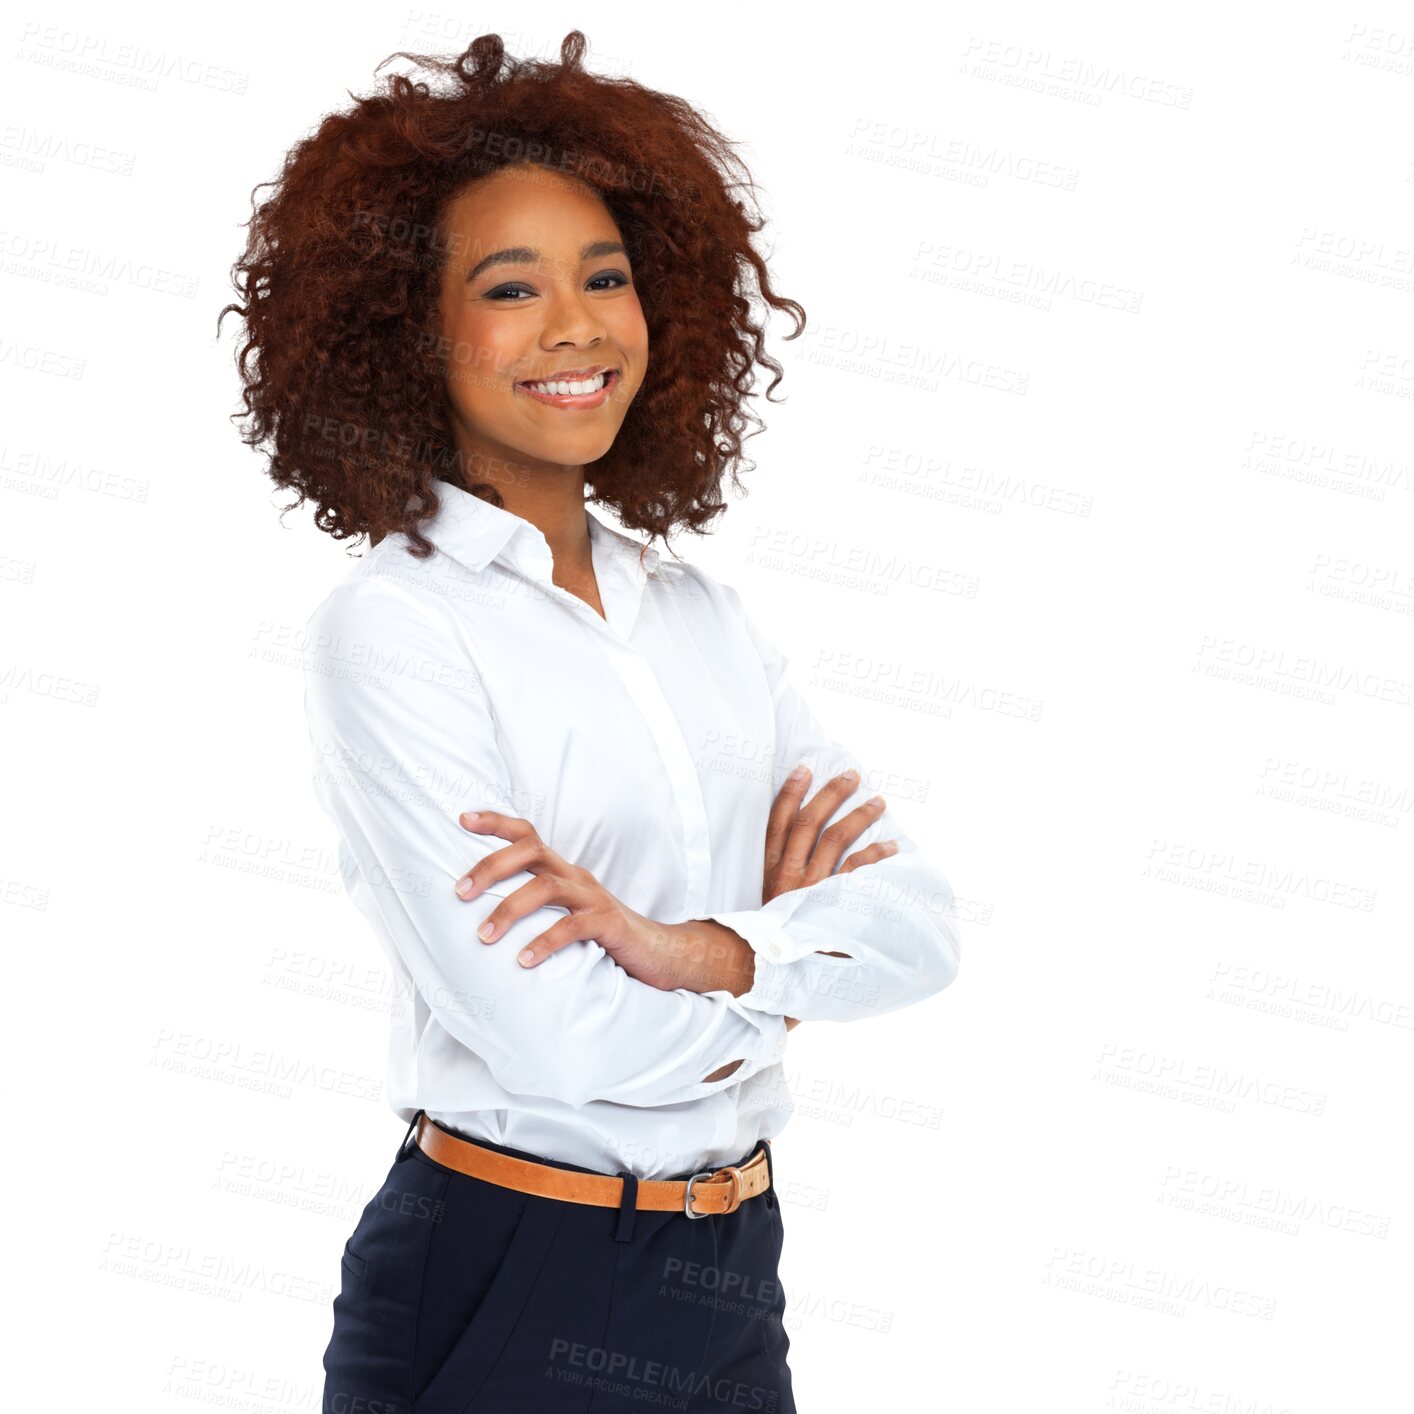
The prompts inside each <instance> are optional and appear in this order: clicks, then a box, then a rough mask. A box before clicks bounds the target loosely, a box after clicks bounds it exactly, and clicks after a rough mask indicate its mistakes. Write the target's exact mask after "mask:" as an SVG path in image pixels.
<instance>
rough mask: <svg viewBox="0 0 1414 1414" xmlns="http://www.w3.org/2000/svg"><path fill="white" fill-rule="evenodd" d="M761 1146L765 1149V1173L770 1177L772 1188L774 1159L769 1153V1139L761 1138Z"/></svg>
mask: <svg viewBox="0 0 1414 1414" xmlns="http://www.w3.org/2000/svg"><path fill="white" fill-rule="evenodd" d="M761 1146H762V1148H764V1149H765V1150H766V1173H767V1175H768V1176H769V1177H770V1180H771V1187H772V1188H774V1187H775V1186H776V1170H775V1168H774V1162H775V1161H774V1159H773V1157H772V1154H771V1141H770V1140H769V1139H763V1140H762V1141H761Z"/></svg>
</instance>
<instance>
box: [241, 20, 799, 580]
mask: <svg viewBox="0 0 1414 1414" xmlns="http://www.w3.org/2000/svg"><path fill="white" fill-rule="evenodd" d="M585 47H586V44H585V38H584V35H583V34H582V33H581V32H580V31H579V30H572V31H571V32H570V33H569V34H568V35H567V36H566V37H565V39H564V41H563V43H562V44H561V46H560V61H559V62H558V63H551V62H547V61H541V60H534V59H514V58H511V57H509V56H508V55H507V54H506V50H505V45H504V44H503V42H502V40H501V38H500V36H499V35H495V34H484V35H482V36H481V37H480V38H478V39H476V40H475V41H473V43H472V44H471V45H470V47H469V48H468V49H467V50H466V52H465V53H463V54H462V55H461V56H460V57H459V58H457V59H455V60H452V59H448V58H440V57H434V56H428V55H420V54H408V53H406V52H403V51H400V52H399V53H397V54H394V55H390V56H389V59H392V58H405V59H409V60H412V61H413V62H414V63H415V64H416V65H417V66H419V67H420V68H422V69H425V70H428V71H431V72H433V73H435V74H436V75H438V76H440V77H441V78H443V79H446V80H448V81H449V82H448V83H446V84H443V85H441V86H440V87H439V88H438V89H437V90H434V89H433V87H431V86H429V84H428V83H426V82H424V81H421V80H419V81H414V80H413V79H412V78H410V77H408V76H406V75H403V74H394V75H392V76H390V77H389V78H388V79H387V82H386V86H385V90H384V91H383V92H379V93H376V94H375V95H373V96H370V97H366V98H356V99H355V101H354V106H353V107H352V108H351V109H349V110H347V111H344V112H340V113H332V114H330V115H328V116H327V117H325V118H324V120H323V121H322V122H321V123H320V125H319V128H318V130H317V131H316V132H315V133H314V134H313V135H312V136H310V137H307V138H305V139H303V140H302V141H300V142H299V143H298V144H296V145H295V147H293V148H292V149H291V150H290V152H289V153H288V155H287V156H286V158H285V163H284V169H283V171H282V172H281V173H280V176H279V178H278V179H277V180H276V181H274V182H268V183H261V184H260V185H262V186H271V187H273V194H272V195H270V196H269V197H268V198H266V199H265V200H264V201H262V202H260V203H259V204H256V202H255V191H252V193H251V200H252V206H253V207H254V215H253V216H252V218H251V220H250V222H249V223H248V227H249V235H248V239H247V242H246V249H245V252H244V255H243V257H242V259H241V260H240V261H238V262H237V263H236V265H235V266H234V267H233V269H232V281H233V284H234V285H235V288H236V291H237V293H238V295H239V296H240V300H241V302H240V303H238V304H228V305H227V306H226V307H225V308H224V309H222V310H221V313H220V315H219V316H218V319H217V329H218V332H219V330H220V325H221V320H222V319H224V318H225V316H226V315H227V314H228V313H231V312H235V313H237V314H239V315H240V316H242V318H243V319H244V321H245V336H244V339H243V340H242V342H241V344H240V347H239V348H238V350H237V352H236V366H237V369H238V370H239V373H240V377H241V380H242V384H243V389H244V391H243V394H242V401H243V403H244V410H243V411H242V412H239V413H234V414H232V420H233V421H235V420H241V421H242V422H243V425H242V427H241V436H242V440H243V441H245V442H246V443H248V444H249V445H251V446H253V447H257V446H264V447H265V448H266V449H267V455H268V457H269V466H268V471H269V475H270V477H271V479H272V480H273V481H274V482H275V483H276V484H277V485H278V486H281V487H287V488H289V489H291V490H293V491H294V492H296V493H297V499H296V500H295V501H294V502H292V503H291V504H289V505H287V506H286V507H284V511H285V512H288V511H290V510H294V509H296V508H297V507H299V506H303V505H304V503H305V501H306V500H312V501H313V502H314V503H315V504H316V505H317V507H318V512H317V514H316V516H315V524H316V525H317V526H318V527H319V528H320V529H321V530H324V531H327V532H328V533H329V534H330V535H332V536H333V537H334V538H335V539H336V540H342V539H345V538H347V537H350V536H360V535H368V536H369V537H370V539H371V541H372V542H373V543H374V544H376V543H377V542H378V541H379V540H381V539H382V538H383V536H385V535H387V534H388V533H390V532H392V531H397V530H401V531H403V532H405V533H406V534H407V536H408V537H409V540H410V541H411V543H412V546H413V547H414V548H413V553H414V554H416V555H419V556H421V557H425V556H427V555H428V554H430V553H431V551H432V548H433V547H432V544H431V542H430V541H428V540H427V539H426V538H425V537H424V536H423V535H422V534H421V533H420V531H419V529H418V526H419V524H420V523H421V522H422V521H424V520H426V519H428V518H429V517H430V516H432V515H434V514H435V513H436V511H437V509H438V506H439V504H440V502H439V501H438V498H437V492H436V486H437V483H438V482H449V483H451V484H453V485H456V486H460V487H461V488H462V489H464V490H467V491H470V492H472V493H473V494H475V495H478V496H482V497H483V498H485V499H486V500H488V501H490V502H492V504H494V505H498V506H502V505H504V503H503V501H502V499H501V497H500V495H499V494H498V493H497V491H496V490H495V488H494V487H493V486H491V485H489V484H486V483H484V482H482V483H478V482H476V481H473V480H471V479H470V475H469V473H470V471H471V468H469V467H466V466H464V465H463V464H462V458H461V455H460V453H459V452H458V451H457V448H456V442H455V439H454V437H453V434H452V430H451V420H450V418H449V416H448V410H447V400H446V392H445V389H446V379H447V363H448V357H449V354H448V351H447V350H446V349H445V348H444V347H443V345H442V342H441V341H440V340H439V339H438V338H437V337H436V314H437V301H438V298H439V287H438V281H439V275H440V271H441V268H442V264H443V262H444V260H445V259H446V258H447V255H448V245H447V238H446V236H445V233H444V231H443V228H442V220H443V216H444V213H445V211H446V208H447V207H448V205H449V204H450V203H451V201H452V200H453V199H454V198H455V197H457V196H458V195H459V194H460V193H461V192H462V191H463V190H464V189H465V187H466V186H467V184H468V183H469V182H472V181H474V180H476V179H477V178H478V177H482V176H485V175H487V174H489V173H491V172H494V171H496V170H497V169H498V168H501V167H504V166H508V165H512V164H521V163H525V162H531V163H536V164H540V165H542V166H544V167H546V168H548V169H551V170H553V171H554V172H556V173H563V174H572V175H573V176H575V177H578V178H579V179H580V180H582V181H584V182H586V183H587V184H588V185H589V186H590V187H591V188H592V189H593V190H594V191H595V192H596V194H597V195H598V196H599V198H600V199H601V200H602V201H603V202H604V204H605V206H606V207H607V208H608V210H609V212H610V214H611V215H612V216H613V218H614V220H615V221H616V222H617V224H618V226H619V229H620V231H621V232H622V235H623V240H624V244H625V246H626V247H627V249H628V253H629V257H630V259H631V261H632V264H633V270H634V283H635V285H636V286H637V288H638V294H639V300H640V303H641V305H642V307H643V312H644V316H645V318H646V320H647V325H648V335H649V347H650V349H651V350H652V352H651V355H650V358H649V366H648V371H647V375H646V377H645V380H644V382H643V385H642V387H641V388H640V390H639V392H638V395H637V397H636V398H635V399H634V401H633V404H632V405H631V406H630V408H629V411H628V414H627V417H626V418H625V420H624V423H623V426H622V427H621V429H620V431H619V434H618V436H617V438H616V439H615V441H614V445H613V446H612V448H610V450H609V452H608V453H607V454H606V455H605V456H603V457H601V458H600V459H599V460H598V461H596V462H594V463H593V464H592V465H591V466H590V467H588V468H586V480H587V481H588V483H589V489H590V490H591V492H592V495H591V496H590V499H591V500H592V501H594V502H597V503H600V504H603V505H606V506H608V507H610V508H611V509H612V510H613V511H614V513H615V514H616V515H617V516H618V517H619V519H620V520H621V521H622V523H623V524H624V525H625V526H627V527H628V528H630V529H635V530H643V531H647V532H649V534H650V537H660V536H661V537H663V538H664V540H665V542H666V537H667V534H668V532H669V530H670V529H672V528H673V527H674V526H682V527H685V528H687V529H690V530H691V531H693V532H694V533H701V532H702V531H703V528H704V526H706V524H707V523H708V522H710V521H711V520H713V519H715V517H716V516H717V515H718V514H719V513H720V512H721V511H723V510H724V509H725V508H726V502H725V501H724V500H722V499H721V496H720V490H721V484H722V480H723V477H724V475H725V474H726V473H727V472H728V471H730V473H731V478H732V481H733V484H734V485H736V486H737V487H738V489H740V479H739V476H738V466H739V465H741V464H743V457H742V441H743V433H744V432H746V429H747V427H748V424H749V423H754V424H755V425H756V426H757V427H758V428H759V427H760V425H761V423H760V419H759V418H757V417H756V416H755V414H754V413H752V412H750V411H748V409H747V407H746V402H747V399H748V398H750V397H752V396H753V393H752V383H753V381H754V367H753V366H754V365H756V364H760V365H761V366H762V367H764V368H767V369H769V370H770V371H771V373H772V375H773V376H772V379H771V382H770V384H769V385H768V387H767V388H766V397H767V400H768V401H769V400H770V396H771V393H772V391H773V390H774V389H775V387H776V385H777V384H778V383H779V382H780V381H781V376H782V370H781V366H780V364H778V363H777V362H776V361H775V360H774V359H773V358H771V357H770V356H769V355H768V354H767V353H766V352H765V348H764V338H763V334H764V322H757V321H756V320H755V319H754V318H753V303H752V290H751V288H750V284H749V281H750V280H751V279H752V277H753V276H754V279H755V282H756V286H757V288H758V289H759V294H760V298H761V299H762V300H763V301H764V302H765V304H767V305H769V306H770V307H771V308H773V309H776V310H782V311H789V312H790V313H791V315H792V317H793V318H794V320H795V329H794V330H793V331H792V332H791V333H790V334H788V335H786V337H787V338H788V339H793V338H796V337H798V336H799V335H800V333H801V332H802V331H803V329H804V327H805V311H804V309H802V308H801V306H800V305H799V304H797V303H796V302H795V301H794V300H790V299H785V298H783V297H781V296H779V295H778V294H776V292H775V291H774V290H773V289H772V288H771V283H770V279H769V277H768V275H767V271H766V266H765V262H764V261H763V259H762V257H761V256H760V255H759V254H758V253H757V251H756V250H755V249H754V247H753V244H752V237H753V236H754V235H755V234H756V233H758V232H759V231H760V230H761V229H762V228H763V226H764V224H765V223H764V220H763V219H762V218H761V217H760V215H759V214H758V213H757V212H756V210H755V209H754V207H755V202H754V193H755V187H754V185H753V183H752V180H751V176H750V174H749V173H748V172H747V171H746V169H745V167H744V166H743V165H742V163H741V162H740V161H739V159H738V158H737V157H736V155H735V154H734V152H733V151H732V144H731V142H730V140H729V139H727V138H726V137H724V136H723V135H722V134H721V133H719V132H718V131H717V130H716V129H715V128H714V127H712V126H711V124H709V123H708V122H707V121H706V119H705V118H703V117H702V115H701V114H699V113H698V112H696V111H695V110H694V109H693V108H692V107H691V106H690V105H689V104H688V103H687V102H685V101H684V100H683V99H681V98H676V97H673V96H672V95H670V94H665V93H658V92H656V91H654V90H653V89H650V88H646V87H644V86H643V85H642V84H639V83H636V82H634V81H633V80H632V79H628V78H618V77H603V76H600V75H596V74H591V73H588V72H586V70H585V69H584V68H583V67H582V64H581V60H582V58H583V55H584V51H585ZM383 62H384V64H386V63H388V62H389V60H388V59H385V60H384V61H383ZM378 67H379V69H381V68H382V67H383V65H382V64H380V65H379V66H378ZM376 72H377V71H376V70H375V73H376ZM351 96H352V95H351ZM255 190H256V191H258V190H259V186H257V188H256V189H255ZM743 193H749V194H750V195H751V196H752V199H753V200H752V206H751V207H748V205H747V204H746V201H745V200H744V199H743ZM764 313H765V311H763V314H764ZM747 435H754V434H751V433H747ZM753 465H754V463H750V462H745V463H744V467H745V469H746V470H750V469H752V467H753ZM413 498H416V499H413ZM410 501H411V504H412V506H413V507H414V508H413V509H409V505H410Z"/></svg>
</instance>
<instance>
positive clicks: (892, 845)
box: [884, 840, 898, 854]
mask: <svg viewBox="0 0 1414 1414" xmlns="http://www.w3.org/2000/svg"><path fill="white" fill-rule="evenodd" d="M884 853H885V854H897V853H898V841H897V840H885V841H884Z"/></svg>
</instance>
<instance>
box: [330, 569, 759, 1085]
mask: <svg viewBox="0 0 1414 1414" xmlns="http://www.w3.org/2000/svg"><path fill="white" fill-rule="evenodd" d="M309 634H310V638H309V642H310V644H311V647H310V650H309V653H308V656H307V658H306V675H305V713H306V719H307V722H308V727H309V734H310V744H311V748H312V750H313V753H314V788H315V794H316V796H317V798H318V800H319V803H320V805H321V807H322V808H323V809H324V811H325V812H326V814H328V816H329V817H330V819H331V820H332V821H333V822H334V824H335V826H336V827H337V828H338V831H339V834H340V837H341V839H342V841H343V844H344V847H345V850H346V852H347V855H348V857H349V858H350V859H351V860H352V864H353V867H354V868H355V869H356V870H357V873H358V875H359V876H360V877H361V879H362V881H363V884H364V885H365V888H366V896H367V897H368V898H370V899H371V900H372V907H373V908H374V910H375V911H376V914H377V917H378V919H379V921H380V922H381V924H382V925H383V930H384V933H385V934H386V937H387V938H388V939H389V940H390V947H391V951H392V952H393V953H394V954H395V956H396V960H397V961H400V962H401V964H402V966H403V967H404V968H405V969H406V971H407V972H408V973H409V974H410V975H411V977H412V980H413V983H414V985H415V986H416V988H417V991H418V993H419V995H420V996H421V998H422V1000H423V1001H424V1003H425V1005H426V1006H427V1008H428V1010H429V1011H430V1013H431V1016H432V1018H433V1019H434V1020H435V1022H436V1023H437V1024H438V1025H439V1026H441V1027H442V1028H443V1029H444V1030H445V1031H447V1032H448V1033H449V1034H450V1035H451V1036H452V1037H453V1038H454V1039H455V1040H456V1041H458V1042H459V1043H460V1044H461V1045H463V1046H465V1047H466V1048H467V1049H468V1050H470V1051H472V1052H473V1053H474V1054H475V1055H477V1056H478V1057H479V1058H480V1059H481V1060H482V1061H483V1062H484V1063H485V1064H486V1066H487V1067H488V1068H489V1069H490V1071H491V1073H492V1074H493V1075H494V1076H495V1078H496V1080H497V1082H498V1083H499V1084H501V1085H502V1086H503V1087H504V1088H505V1089H507V1090H509V1091H511V1092H513V1093H517V1094H533V1095H542V1096H550V1097H553V1098H556V1099H560V1100H562V1101H564V1102H565V1103H567V1104H572V1105H580V1104H585V1103H588V1102H590V1101H593V1100H610V1101H614V1102H616V1103H619V1104H625V1105H640V1106H657V1105H669V1104H677V1103H681V1102H684V1101H689V1100H695V1099H698V1098H701V1097H702V1096H704V1095H709V1094H714V1093H716V1091H717V1090H719V1089H724V1088H726V1087H727V1086H728V1085H736V1084H738V1083H740V1082H741V1081H742V1080H745V1079H746V1078H747V1077H748V1076H749V1075H751V1074H753V1073H755V1072H756V1071H758V1070H761V1069H762V1068H764V1067H766V1066H769V1065H772V1064H775V1063H776V1062H777V1061H778V1060H779V1059H780V1057H781V1054H782V1053H783V1050H784V1037H785V1030H786V1027H785V1024H784V1022H783V1021H782V1019H781V1018H780V1017H779V1016H771V1015H768V1014H766V1013H763V1012H762V1011H761V1010H760V1009H759V1008H754V1007H747V1006H744V1005H743V1004H742V1003H741V1002H740V1001H738V999H737V998H735V997H733V996H731V995H730V994H728V993H724V992H721V993H711V994H707V995H700V994H698V993H695V992H691V991H688V990H686V989H682V988H679V989H677V990H675V991H663V990H660V989H658V988H656V987H651V986H649V985H647V984H646V983H643V982H640V981H638V980H636V979H635V978H633V977H630V976H629V975H628V973H626V972H625V971H624V970H623V969H622V968H621V967H619V966H618V964H617V963H616V962H615V961H614V960H613V958H611V957H610V956H609V955H608V954H607V953H606V952H605V951H604V949H603V948H602V947H601V946H600V945H599V944H598V943H597V942H594V941H592V940H591V941H586V942H584V944H583V946H569V947H565V948H563V949H562V950H561V951H559V952H557V953H554V954H552V955H551V956H550V957H547V958H546V959H545V960H544V961H543V962H541V963H540V964H539V965H538V966H536V967H534V968H532V969H526V968H524V967H522V966H521V965H520V964H519V963H518V962H517V961H516V954H517V953H518V952H519V951H520V949H521V947H523V946H524V945H525V944H526V943H527V942H529V941H530V940H531V939H532V938H534V937H536V936H538V935H539V934H540V933H543V932H544V931H545V930H546V929H547V928H549V927H550V925H551V924H553V923H554V922H555V921H556V920H557V919H558V918H562V917H564V916H565V914H566V910H564V909H561V908H554V907H545V908H541V909H538V910H537V911H536V912H534V913H531V914H528V915H526V916H525V917H524V918H520V919H517V920H516V921H515V923H513V924H512V926H511V927H510V929H509V930H507V932H506V933H505V934H504V936H503V938H502V939H501V940H500V941H498V942H497V943H496V944H495V945H493V946H487V945H485V944H483V943H481V942H480V941H479V940H478V939H477V937H476V930H477V928H478V927H479V926H480V925H481V923H482V922H483V920H484V919H485V917H486V916H487V915H488V914H489V913H490V912H491V910H492V909H493V908H494V907H495V906H496V905H497V903H498V902H499V901H500V900H501V899H502V898H503V897H505V896H507V895H509V894H511V893H513V892H514V891H515V890H516V889H518V888H520V887H521V885H523V884H525V883H528V882H529V881H530V880H531V878H532V877H533V876H532V875H530V874H529V873H526V872H521V873H519V874H516V875H513V876H512V877H510V878H508V879H505V880H502V881H499V882H498V883H496V884H495V885H494V886H493V887H491V888H490V889H488V890H486V891H485V892H484V893H483V894H480V895H478V896H477V897H476V898H475V899H473V900H472V901H470V902H469V903H467V902H463V901H462V900H461V899H459V898H458V897H457V896H456V894H455V893H454V891H453V885H454V884H455V882H456V880H457V879H458V878H460V877H461V876H462V875H463V874H464V873H465V872H466V871H467V869H468V868H469V867H471V866H472V865H473V864H475V863H476V861H477V859H478V858H480V857H483V856H484V855H486V854H488V853H490V852H491V851H492V850H494V849H499V848H501V847H502V846H503V843H504V842H503V841H500V840H496V839H494V838H491V837H486V836H477V835H475V834H472V833H469V832H468V831H466V830H465V829H463V828H462V827H461V825H460V824H459V823H458V816H459V815H460V813H461V812H462V811H463V810H475V809H478V808H483V809H490V810H501V811H513V812H514V813H516V814H522V815H524V814H528V813H529V811H528V810H527V809H525V807H524V802H523V801H522V802H520V803H518V802H517V800H516V790H515V787H514V785H513V783H512V782H511V779H510V775H509V771H508V769H507V765H506V762H505V760H504V758H503V756H502V755H501V752H500V749H499V747H498V746H497V743H496V732H495V721H494V718H493V717H492V714H491V712H490V709H489V706H488V704H487V701H486V698H485V695H484V692H483V691H482V687H481V682H480V679H479V676H478V674H477V671H476V667H475V664H474V661H473V659H472V657H471V655H470V653H469V651H468V649H467V648H466V646H465V645H464V643H463V641H462V640H461V638H460V637H459V634H458V630H457V627H456V625H455V623H454V621H453V620H452V619H451V617H450V614H449V611H448V610H447V609H446V608H445V606H443V605H440V604H436V603H434V602H425V601H423V600H422V599H420V598H418V597H416V596H414V595H413V594H411V593H410V592H409V591H407V590H406V589H403V588H402V587H401V586H399V585H396V584H392V583H389V582H387V581H384V580H379V579H377V578H374V577H371V576H370V577H362V578H355V579H351V580H348V581H345V582H344V583H343V584H341V585H339V586H338V587H337V588H336V589H335V590H333V592H332V593H331V594H330V595H329V596H328V598H326V599H325V601H324V602H323V603H322V604H321V605H320V606H319V608H318V609H316V610H315V612H314V614H313V615H312V616H311V619H310V623H309ZM704 1077H710V1078H704Z"/></svg>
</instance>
